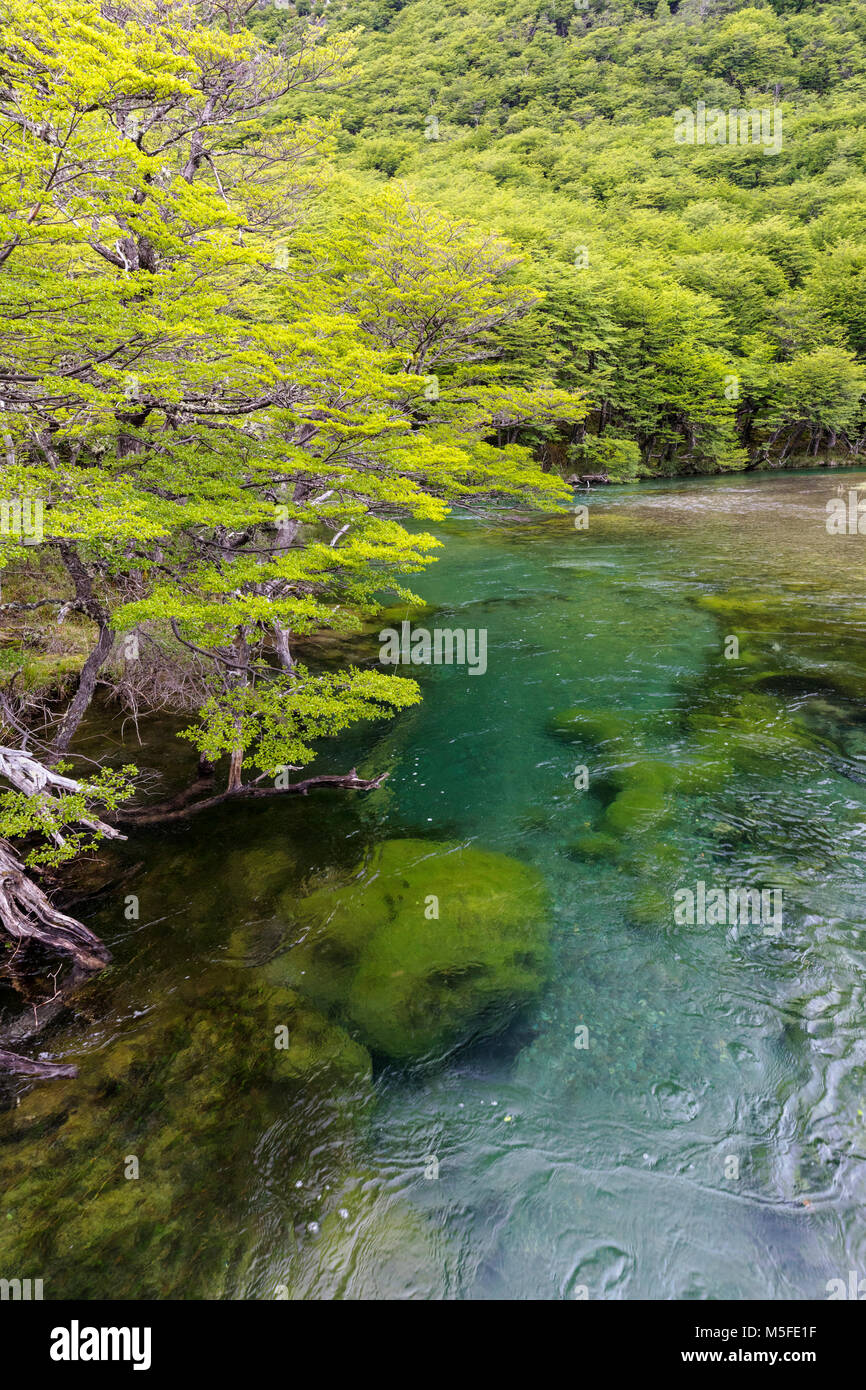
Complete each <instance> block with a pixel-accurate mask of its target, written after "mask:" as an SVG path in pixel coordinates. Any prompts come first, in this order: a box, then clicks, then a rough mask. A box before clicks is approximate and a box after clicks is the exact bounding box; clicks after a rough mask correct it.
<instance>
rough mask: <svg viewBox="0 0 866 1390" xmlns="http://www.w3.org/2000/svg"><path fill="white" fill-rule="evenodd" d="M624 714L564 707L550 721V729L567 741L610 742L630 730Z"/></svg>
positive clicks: (612, 711) (604, 710)
mask: <svg viewBox="0 0 866 1390" xmlns="http://www.w3.org/2000/svg"><path fill="white" fill-rule="evenodd" d="M629 727H630V726H629V723H628V720H627V719H626V718H624V716H623V715H621V714H617V713H616V711H615V710H607V709H564V710H560V711H559V712H558V713H557V714H555V715H554V716H553V718H552V719H551V720H550V721H549V723H548V730H549V732H550V733H551V734H553V735H554V736H555V737H556V738H561V739H564V740H565V741H566V742H576V741H577V740H581V741H582V742H585V743H608V742H611V741H612V740H614V739H618V738H622V737H623V736H624V735H625V734H627V733H628V732H629Z"/></svg>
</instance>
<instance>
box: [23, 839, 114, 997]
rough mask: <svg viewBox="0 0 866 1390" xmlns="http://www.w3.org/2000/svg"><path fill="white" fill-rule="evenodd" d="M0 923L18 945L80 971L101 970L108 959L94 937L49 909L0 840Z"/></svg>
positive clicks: (86, 930) (37, 888)
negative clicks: (51, 954)
mask: <svg viewBox="0 0 866 1390" xmlns="http://www.w3.org/2000/svg"><path fill="white" fill-rule="evenodd" d="M0 924H2V926H3V928H4V930H5V931H6V932H7V933H8V934H9V936H11V937H12V939H13V940H14V941H17V942H19V944H20V945H22V946H23V945H26V944H27V943H28V942H37V943H38V944H39V945H41V946H44V947H45V948H46V950H49V951H54V952H56V953H57V954H59V955H61V956H67V957H69V959H70V960H72V961H74V962H75V964H76V965H77V966H79V967H80V968H81V969H82V970H87V971H92V970H102V968H103V966H106V965H107V964H108V962H109V961H110V960H111V952H110V951H109V950H108V947H107V946H105V945H104V944H103V943H102V942H101V941H100V940H99V937H98V936H94V934H93V932H91V931H88V929H87V927H85V926H84V925H83V924H82V923H81V922H77V921H76V920H75V918H74V917H67V916H66V913H64V912H60V911H58V909H57V908H56V907H53V906H52V904H51V903H50V902H49V901H48V898H47V897H46V896H45V894H44V893H43V892H42V889H41V888H39V887H38V886H37V884H35V883H34V882H33V880H32V879H31V878H28V877H27V874H26V873H25V872H24V866H23V865H22V863H21V861H20V860H19V859H18V857H17V855H16V854H15V853H14V852H13V850H12V847H11V846H10V845H9V844H7V842H6V841H5V840H0Z"/></svg>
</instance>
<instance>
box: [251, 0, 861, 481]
mask: <svg viewBox="0 0 866 1390" xmlns="http://www.w3.org/2000/svg"><path fill="white" fill-rule="evenodd" d="M292 8H293V9H294V8H296V9H297V11H298V12H299V13H304V12H308V13H310V14H319V15H321V16H322V20H321V22H322V23H323V24H324V25H325V26H326V27H327V28H328V29H329V30H335V29H340V30H345V31H347V32H348V33H350V34H351V39H352V44H353V47H354V49H355V55H356V56H355V59H354V63H355V67H354V69H353V75H352V76H351V77H350V78H349V80H348V81H347V82H346V84H345V85H343V86H341V87H340V89H339V91H338V92H337V93H336V95H334V94H332V93H330V92H329V93H327V94H316V95H313V94H309V93H308V94H304V96H303V97H299V98H298V99H297V100H294V101H293V102H292V109H293V110H295V111H297V110H303V111H304V112H306V113H309V114H313V113H315V114H319V115H322V116H324V115H326V114H331V113H333V111H334V110H335V108H337V109H339V111H340V130H339V132H338V134H337V135H336V138H335V164H336V167H337V169H338V170H339V171H340V178H339V179H338V185H339V187H340V188H341V189H342V188H347V189H348V188H355V189H356V190H358V192H361V191H362V190H366V189H369V188H371V187H373V186H375V183H374V181H385V182H387V183H389V184H391V185H392V186H393V185H394V184H396V185H398V186H400V187H402V188H405V189H407V190H409V191H410V192H411V195H412V196H413V197H415V198H418V199H419V200H421V201H423V202H424V203H429V204H431V205H433V206H435V207H437V208H440V209H442V210H444V211H445V212H447V213H449V214H451V215H458V216H460V217H467V218H471V219H474V220H475V221H476V222H477V223H478V224H479V225H481V226H483V227H485V228H491V229H495V230H496V231H497V232H500V233H503V234H504V235H505V236H506V237H508V238H509V239H510V240H511V241H512V242H513V243H514V245H515V246H516V247H517V248H518V249H519V250H520V252H521V253H522V255H523V257H524V259H523V263H522V266H521V268H520V270H519V271H518V272H516V275H517V277H518V279H519V282H520V283H521V285H524V286H525V287H526V288H527V289H528V290H530V291H531V292H532V293H533V294H535V295H537V296H538V298H539V306H538V309H537V311H536V314H535V315H534V316H533V318H532V319H531V320H524V321H522V323H521V324H520V326H519V329H517V330H515V331H512V332H510V333H508V334H507V335H503V338H502V340H501V356H500V358H499V359H498V364H499V370H500V371H501V372H502V374H503V376H505V377H508V378H513V379H514V380H517V381H520V382H521V383H525V382H527V381H530V380H531V381H538V382H550V383H552V384H555V385H557V386H560V387H563V388H565V389H566V390H569V391H573V390H576V391H580V392H582V393H584V394H585V397H586V400H587V401H588V403H589V404H590V407H591V409H590V412H589V414H588V415H587V417H586V419H585V420H584V421H582V422H580V423H578V424H576V425H575V426H574V427H573V428H572V429H570V430H568V431H565V430H562V429H559V430H544V429H539V428H538V423H537V422H536V430H535V438H536V442H537V444H538V445H539V447H540V448H541V450H542V453H543V455H544V458H545V461H546V462H549V463H550V464H552V465H553V466H555V467H558V468H560V469H562V470H567V471H569V472H572V473H574V472H577V473H603V472H606V473H608V474H609V475H610V476H611V477H613V478H618V479H622V478H626V477H629V476H634V475H636V474H641V475H654V474H655V475H665V474H673V473H680V472H686V473H687V472H701V471H715V470H718V469H722V468H741V467H744V466H755V465H756V464H766V463H768V462H769V463H772V464H779V463H784V462H790V461H792V460H799V461H801V462H802V461H803V459H804V458H807V457H817V458H824V457H829V458H833V459H834V460H835V461H837V462H844V461H845V459H846V458H849V457H850V455H851V453H852V452H856V451H857V450H858V449H859V448H860V447H862V441H863V433H864V410H863V405H862V395H863V390H864V374H863V357H864V353H866V328H864V320H863V307H862V306H863V303H864V286H866V281H864V275H866V269H864V267H866V239H864V236H866V234H864V226H866V224H864V218H866V198H864V191H866V183H864V179H866V121H864V115H866V12H864V10H863V7H862V6H861V5H858V4H853V3H852V4H838V3H829V4H823V3H813V2H812V0H808V3H807V2H806V0H804V3H795V0H773V3H768V2H767V0H765V3H758V4H750V3H744V2H741V0H683V2H682V3H681V4H676V3H673V4H668V3H666V2H665V0H662V3H659V4H653V3H637V2H635V3H630V2H627V0H617V2H616V3H604V2H603V0H588V3H587V4H585V5H583V4H579V3H578V4H575V3H571V0H550V3H542V0H477V3H460V0H408V2H407V3H404V4H397V3H381V4H379V3H367V4H365V3H361V4H355V3H343V0H333V3H329V4H328V5H327V6H323V5H321V4H318V5H315V4H312V5H304V4H303V3H299V4H298V5H297V7H292ZM251 22H252V23H253V24H255V26H256V28H257V31H258V32H260V33H262V34H263V35H265V36H268V37H271V38H275V37H276V36H277V35H278V34H279V33H280V31H281V27H282V26H284V25H288V24H289V23H290V19H289V17H288V15H287V14H286V12H285V11H281V10H279V9H271V8H269V9H268V11H267V13H263V14H256V15H255V17H254V18H253V19H252V21H251ZM699 102H703V103H704V104H705V106H706V107H707V108H717V109H719V110H722V111H728V110H731V109H738V110H739V109H743V108H746V109H749V110H752V109H756V108H757V109H761V110H764V109H766V108H770V109H771V110H772V109H774V108H775V112H774V114H776V115H777V116H778V120H779V130H780V135H781V148H780V149H779V150H778V151H775V150H773V149H769V150H768V149H766V148H763V147H762V146H761V145H760V144H754V143H747V144H737V145H731V144H730V143H728V144H726V145H722V144H716V145H711V144H709V143H707V144H706V145H704V146H703V147H700V146H698V145H693V146H691V147H690V146H688V145H678V144H676V143H675V140H674V113H675V112H677V111H678V110H679V109H681V108H686V109H693V110H694V109H696V108H697V105H698V103H699Z"/></svg>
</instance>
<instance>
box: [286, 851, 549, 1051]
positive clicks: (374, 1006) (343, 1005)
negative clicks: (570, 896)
mask: <svg viewBox="0 0 866 1390" xmlns="http://www.w3.org/2000/svg"><path fill="white" fill-rule="evenodd" d="M284 909H285V912H286V915H287V916H288V917H290V918H291V919H292V920H293V922H294V923H295V926H296V941H295V944H294V945H293V947H292V948H291V950H290V951H288V952H287V953H286V954H284V955H283V956H281V957H279V958H278V959H277V960H276V961H274V962H273V963H272V965H271V967H270V971H271V972H273V973H274V974H275V976H276V977H277V978H280V979H281V980H282V981H284V982H285V983H287V984H290V985H291V986H293V987H294V988H296V989H298V990H300V991H302V992H303V993H304V994H305V995H306V996H307V998H309V999H310V1000H311V1001H312V1002H313V1003H314V1004H315V1005H316V1006H317V1007H318V1008H322V1009H326V1010H327V1011H328V1012H329V1014H330V1015H331V1016H332V1017H335V1018H338V1019H339V1020H340V1021H341V1022H343V1023H345V1024H347V1025H348V1026H349V1027H350V1028H351V1029H352V1030H353V1031H354V1032H355V1033H356V1034H357V1035H358V1036H359V1037H360V1038H361V1040H362V1041H363V1042H364V1043H365V1044H366V1046H368V1047H371V1048H373V1049H374V1050H375V1051H377V1052H381V1053H384V1054H386V1055H387V1056H389V1057H393V1058H395V1059H398V1060H401V1061H410V1060H417V1059H420V1058H429V1057H433V1056H441V1055H442V1054H444V1053H445V1052H447V1051H449V1050H451V1049H452V1048H453V1047H455V1046H457V1045H459V1044H460V1043H462V1042H464V1041H466V1040H467V1039H468V1038H470V1037H474V1036H479V1035H483V1034H489V1033H492V1032H495V1031H497V1030H498V1029H499V1028H501V1027H502V1026H503V1025H504V1024H505V1023H506V1022H507V1021H508V1019H509V1017H510V1016H511V1015H512V1014H513V1012H514V1011H515V1010H516V1009H517V1008H519V1007H520V1006H521V1005H522V1004H525V1003H526V1002H527V1001H528V1000H529V999H531V998H532V997H533V996H534V995H535V994H537V993H538V991H539V990H540V989H541V986H542V983H543V981H544V977H545V973H546V967H547V939H548V933H549V927H550V915H549V908H548V904H547V900H546V895H545V892H544V887H543V883H542V880H541V878H540V877H539V875H538V874H537V873H535V871H534V870H532V869H530V868H528V867H527V866H526V865H524V864H521V863H518V862H517V861H516V860H513V859H510V858H508V857H507V856H506V855H503V854H493V853H490V852H488V851H485V850H478V849H470V848H466V847H464V846H460V845H449V844H436V843H432V842H430V841H427V840H389V841H386V842H385V843H384V844H381V845H379V846H377V848H376V849H375V850H374V851H373V853H372V854H371V855H370V857H369V859H368V860H367V861H366V862H365V863H364V864H362V865H359V866H358V867H357V868H356V869H355V870H354V871H353V873H352V874H351V875H349V877H348V880H346V879H342V880H336V881H333V880H332V881H330V882H328V883H326V884H324V885H322V886H320V887H319V888H317V889H316V890H315V891H314V892H312V893H311V894H309V896H308V897H306V898H303V899H301V900H298V899H296V898H294V897H287V898H286V900H285V901H284Z"/></svg>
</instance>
